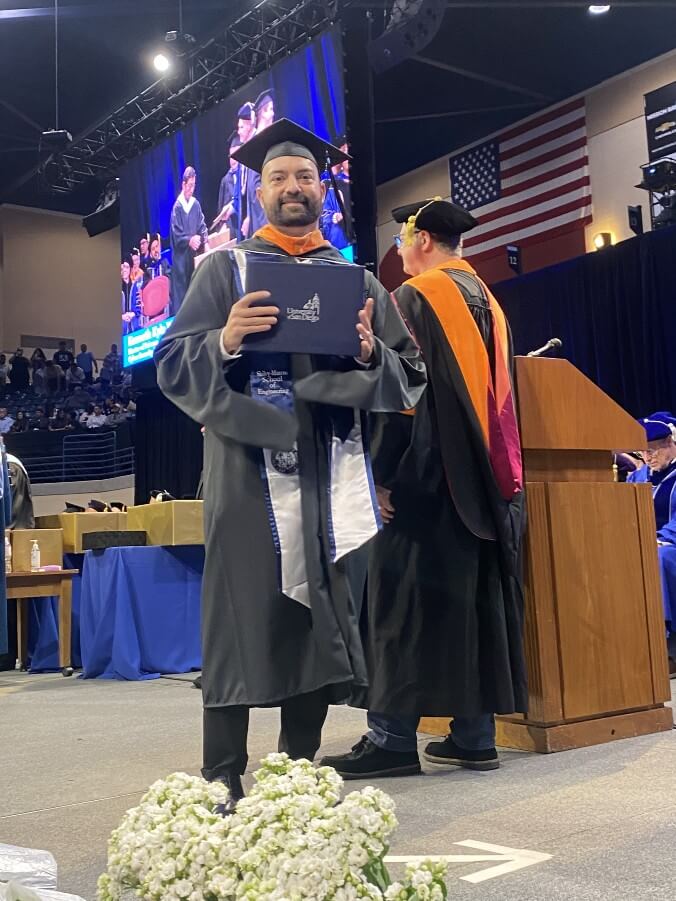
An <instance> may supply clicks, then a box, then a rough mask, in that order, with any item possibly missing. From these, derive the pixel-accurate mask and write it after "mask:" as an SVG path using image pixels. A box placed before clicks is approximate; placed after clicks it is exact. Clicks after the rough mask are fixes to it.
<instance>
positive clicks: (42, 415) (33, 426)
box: [28, 407, 49, 432]
mask: <svg viewBox="0 0 676 901" xmlns="http://www.w3.org/2000/svg"><path fill="white" fill-rule="evenodd" d="M28 428H29V430H30V431H31V432H47V431H49V417H48V416H47V414H46V412H45V410H44V407H38V408H37V409H36V411H35V415H34V416H33V418H32V419H31V420H30V422H29V423H28Z"/></svg>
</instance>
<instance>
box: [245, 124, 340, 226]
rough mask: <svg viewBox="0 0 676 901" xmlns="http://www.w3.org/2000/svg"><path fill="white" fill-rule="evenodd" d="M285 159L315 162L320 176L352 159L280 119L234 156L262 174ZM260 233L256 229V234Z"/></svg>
mask: <svg viewBox="0 0 676 901" xmlns="http://www.w3.org/2000/svg"><path fill="white" fill-rule="evenodd" d="M284 156H296V157H302V158H304V159H307V160H311V161H312V162H313V163H314V164H315V165H316V166H317V169H318V171H319V173H320V175H321V174H322V173H323V172H324V170H325V169H326V168H328V169H329V170H330V168H331V167H332V166H336V165H338V164H339V163H342V162H344V161H345V160H350V159H351V157H350V155H349V154H347V153H344V152H343V151H342V150H341V149H340V148H339V147H336V146H335V145H333V144H330V143H329V142H328V141H325V140H324V139H323V138H320V137H319V135H316V134H313V132H311V131H308V130H307V129H306V128H303V127H302V126H300V125H298V124H297V123H296V122H292V121H291V120H290V119H278V120H277V121H276V122H274V123H273V124H272V125H270V126H269V127H268V128H266V129H264V130H263V131H262V132H259V133H258V134H257V135H255V136H254V137H253V138H251V139H250V140H249V141H247V142H246V144H242V146H241V147H240V148H239V149H238V150H236V151H235V152H234V153H233V157H234V159H236V160H238V161H239V162H240V163H241V164H242V165H243V166H246V167H247V168H248V169H251V170H253V171H254V172H257V173H259V175H260V173H262V171H263V168H264V167H265V165H266V164H267V163H270V162H272V161H273V160H275V159H279V158H280V157H284ZM257 181H258V182H259V181H260V179H257ZM263 224H265V220H263V222H261V225H263ZM258 227H260V225H259V226H258ZM257 230H258V229H257V228H256V229H255V231H257ZM255 231H250V232H249V234H250V235H251V234H255Z"/></svg>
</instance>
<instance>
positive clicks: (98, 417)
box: [85, 404, 106, 429]
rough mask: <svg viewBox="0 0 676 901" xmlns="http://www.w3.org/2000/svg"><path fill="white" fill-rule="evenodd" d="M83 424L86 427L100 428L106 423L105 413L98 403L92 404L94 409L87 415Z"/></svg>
mask: <svg viewBox="0 0 676 901" xmlns="http://www.w3.org/2000/svg"><path fill="white" fill-rule="evenodd" d="M85 424H86V426H87V428H88V429H100V428H101V426H104V425H105V424H106V414H105V413H104V412H103V410H102V409H101V407H100V406H99V405H98V404H95V405H94V410H93V412H92V413H90V414H89V415H88V416H87V421H86V423H85Z"/></svg>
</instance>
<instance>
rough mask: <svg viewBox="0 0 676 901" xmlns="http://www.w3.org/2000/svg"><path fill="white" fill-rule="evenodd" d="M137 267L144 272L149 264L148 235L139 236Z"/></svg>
mask: <svg viewBox="0 0 676 901" xmlns="http://www.w3.org/2000/svg"><path fill="white" fill-rule="evenodd" d="M138 249H139V265H140V266H141V269H143V270H144V271H145V269H146V266H147V265H148V263H149V262H150V235H147V234H146V235H141V237H140V238H139V242H138Z"/></svg>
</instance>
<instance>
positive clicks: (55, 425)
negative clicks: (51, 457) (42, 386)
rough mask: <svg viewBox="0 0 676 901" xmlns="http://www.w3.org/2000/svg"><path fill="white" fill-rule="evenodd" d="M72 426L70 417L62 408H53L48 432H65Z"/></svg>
mask: <svg viewBox="0 0 676 901" xmlns="http://www.w3.org/2000/svg"><path fill="white" fill-rule="evenodd" d="M71 428H72V424H71V421H70V417H69V416H68V415H67V414H66V412H65V411H64V410H62V409H57V410H54V416H53V417H52V419H51V421H50V424H49V431H50V432H66V431H68V430H69V429H71Z"/></svg>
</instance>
